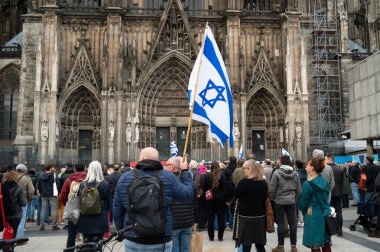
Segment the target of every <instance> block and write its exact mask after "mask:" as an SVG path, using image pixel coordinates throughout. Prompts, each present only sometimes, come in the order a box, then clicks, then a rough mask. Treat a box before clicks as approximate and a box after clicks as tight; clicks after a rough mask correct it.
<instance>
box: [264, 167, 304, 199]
mask: <svg viewBox="0 0 380 252" xmlns="http://www.w3.org/2000/svg"><path fill="white" fill-rule="evenodd" d="M300 194H301V182H300V179H299V176H298V174H297V172H296V171H294V170H293V167H291V166H288V165H281V166H280V168H279V169H276V170H275V171H274V173H273V176H272V179H271V182H270V186H269V197H270V199H271V200H273V201H274V202H276V203H277V204H279V205H288V204H295V203H296V200H297V198H298V196H299V195H300Z"/></svg>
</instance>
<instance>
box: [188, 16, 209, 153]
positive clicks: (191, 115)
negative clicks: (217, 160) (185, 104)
mask: <svg viewBox="0 0 380 252" xmlns="http://www.w3.org/2000/svg"><path fill="white" fill-rule="evenodd" d="M207 25H208V22H207V23H206V27H207ZM205 29H206V28H205ZM205 39H206V30H205V34H204V35H203V38H202V47H201V50H200V51H199V53H200V58H199V66H198V72H197V78H196V81H195V87H194V90H193V99H192V101H191V107H190V117H189V122H188V125H187V132H186V141H185V147H184V148H183V158H185V157H186V153H187V144H188V142H189V136H190V130H191V121H192V120H193V112H194V103H195V97H196V95H197V87H198V80H199V71H200V69H201V65H202V57H203V49H204V46H205Z"/></svg>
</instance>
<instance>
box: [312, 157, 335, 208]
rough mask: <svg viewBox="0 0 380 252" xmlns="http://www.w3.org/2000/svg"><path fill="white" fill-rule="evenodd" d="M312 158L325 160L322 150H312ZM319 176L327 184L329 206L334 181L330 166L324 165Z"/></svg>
mask: <svg viewBox="0 0 380 252" xmlns="http://www.w3.org/2000/svg"><path fill="white" fill-rule="evenodd" d="M314 157H321V158H322V159H323V158H325V153H324V152H323V150H319V149H315V150H313V158H314ZM321 175H322V176H323V177H325V178H326V180H327V183H329V185H330V193H329V197H328V202H329V204H330V201H331V191H332V190H333V189H334V186H335V180H334V174H333V170H332V168H331V166H329V165H328V164H326V165H325V168H323V170H322V172H321Z"/></svg>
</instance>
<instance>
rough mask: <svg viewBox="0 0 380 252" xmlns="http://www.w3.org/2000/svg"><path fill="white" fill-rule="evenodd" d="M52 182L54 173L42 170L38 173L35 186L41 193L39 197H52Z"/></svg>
mask: <svg viewBox="0 0 380 252" xmlns="http://www.w3.org/2000/svg"><path fill="white" fill-rule="evenodd" d="M57 180H58V179H57ZM53 183H54V173H52V172H44V173H42V174H41V175H40V177H39V179H38V182H37V188H38V191H39V192H40V194H41V197H53V193H54V191H53Z"/></svg>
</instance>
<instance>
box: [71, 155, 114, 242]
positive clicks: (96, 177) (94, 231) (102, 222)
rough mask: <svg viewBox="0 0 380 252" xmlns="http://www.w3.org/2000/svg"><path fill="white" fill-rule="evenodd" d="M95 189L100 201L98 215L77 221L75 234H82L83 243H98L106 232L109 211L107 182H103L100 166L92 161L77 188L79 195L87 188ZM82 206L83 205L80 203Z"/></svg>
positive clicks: (84, 216)
mask: <svg viewBox="0 0 380 252" xmlns="http://www.w3.org/2000/svg"><path fill="white" fill-rule="evenodd" d="M89 187H92V188H97V190H98V191H99V196H100V200H101V211H100V213H99V214H91V215H88V214H83V213H82V212H81V215H80V217H79V220H78V224H77V232H78V233H83V238H84V242H85V243H87V242H98V241H99V240H100V239H102V237H103V234H104V233H105V232H107V231H108V219H107V211H108V210H109V209H110V207H111V204H110V202H111V201H110V189H109V183H108V181H106V180H104V176H103V170H102V165H101V164H100V163H99V162H98V161H92V162H91V163H90V165H89V166H88V170H87V176H86V178H85V179H84V180H83V181H82V182H81V185H80V186H79V195H81V192H82V190H86V189H87V188H89ZM82 204H83V203H82Z"/></svg>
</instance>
